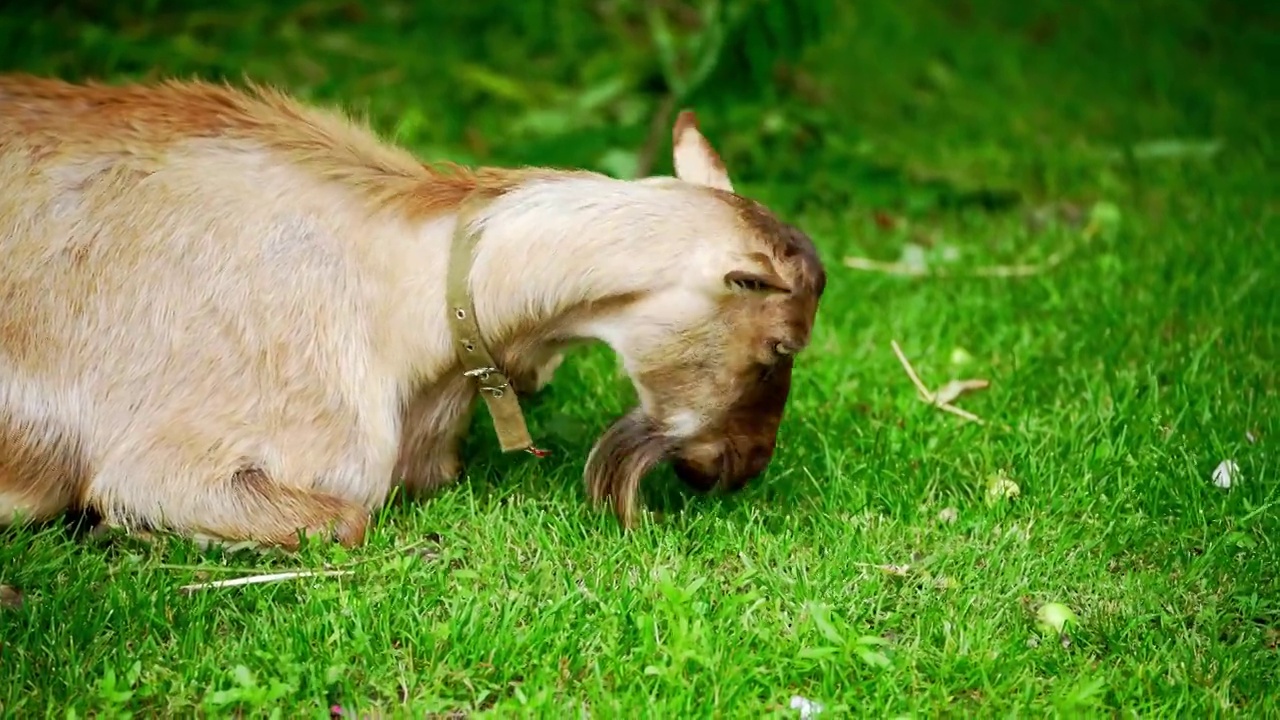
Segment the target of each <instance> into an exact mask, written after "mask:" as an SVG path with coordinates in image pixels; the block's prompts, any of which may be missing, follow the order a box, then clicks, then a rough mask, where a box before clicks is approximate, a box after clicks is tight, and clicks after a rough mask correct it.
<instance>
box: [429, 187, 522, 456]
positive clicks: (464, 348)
mask: <svg viewBox="0 0 1280 720" xmlns="http://www.w3.org/2000/svg"><path fill="white" fill-rule="evenodd" d="M487 203H488V199H487V198H482V197H476V196H472V197H470V198H468V199H467V200H466V201H464V202H463V203H462V206H461V207H460V208H459V209H458V219H457V225H456V226H455V228H454V231H453V242H452V243H451V246H450V248H449V269H448V275H447V278H446V286H445V300H446V302H447V303H448V305H449V327H450V330H451V331H452V334H453V344H454V351H455V352H457V354H458V359H459V360H460V361H461V362H462V366H463V368H464V374H465V375H466V376H467V377H469V378H471V379H472V380H474V381H475V383H476V386H477V390H478V391H479V393H480V397H482V398H484V401H485V405H487V406H488V408H489V414H490V416H492V418H493V429H494V432H495V433H496V434H497V436H498V442H499V443H500V444H501V446H502V451H503V452H511V451H513V450H524V451H526V452H530V453H533V454H534V455H537V456H538V457H542V456H544V455H545V454H546V451H545V450H539V449H538V448H536V447H534V446H533V440H532V438H530V437H529V429H528V427H527V426H526V425H525V420H524V413H523V412H522V411H521V410H520V399H519V398H518V397H517V395H516V390H515V387H514V386H513V385H512V384H511V382H510V381H509V380H508V379H507V376H506V375H505V374H504V373H503V372H502V370H500V369H499V368H498V363H497V362H496V361H494V359H493V356H492V355H491V354H490V353H489V350H488V348H486V347H485V344H484V340H483V339H482V336H481V335H480V325H479V324H478V323H477V321H476V307H475V302H474V301H473V299H472V297H471V291H470V285H471V283H470V276H471V264H472V261H473V260H474V259H475V257H474V253H475V245H476V241H477V240H478V239H479V237H480V233H478V232H476V230H475V229H474V228H473V227H472V225H471V220H472V219H473V218H474V217H475V214H476V212H477V211H478V210H479V209H480V208H482V207H484V205H486V204H487Z"/></svg>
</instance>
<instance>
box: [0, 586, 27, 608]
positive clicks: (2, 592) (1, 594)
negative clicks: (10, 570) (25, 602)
mask: <svg viewBox="0 0 1280 720" xmlns="http://www.w3.org/2000/svg"><path fill="white" fill-rule="evenodd" d="M20 607H22V591H21V590H19V589H18V588H16V587H14V586H12V585H0V608H4V609H6V610H17V609H18V608H20Z"/></svg>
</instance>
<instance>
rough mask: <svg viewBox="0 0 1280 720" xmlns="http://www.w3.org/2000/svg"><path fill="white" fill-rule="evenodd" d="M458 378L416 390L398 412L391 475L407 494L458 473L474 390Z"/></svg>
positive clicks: (441, 483) (424, 490)
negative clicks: (397, 438) (397, 436)
mask: <svg viewBox="0 0 1280 720" xmlns="http://www.w3.org/2000/svg"><path fill="white" fill-rule="evenodd" d="M468 383H469V381H468V380H467V379H466V378H461V379H459V380H455V381H453V382H449V383H439V384H437V385H435V386H431V387H427V388H423V389H422V390H420V391H418V392H417V393H416V394H415V395H414V396H413V397H412V398H411V399H410V401H409V403H408V404H407V405H406V406H405V409H404V413H403V415H402V416H401V426H400V454H399V458H398V459H397V460H396V466H395V478H394V480H395V481H396V482H397V483H401V484H403V485H404V488H405V490H406V491H408V493H409V494H411V495H417V494H421V493H427V492H431V491H433V490H435V489H437V488H439V487H442V486H444V485H448V484H449V483H451V482H453V481H455V480H457V479H458V477H459V476H460V475H461V474H462V459H461V452H460V450H461V444H462V436H463V434H464V433H466V430H467V427H468V426H469V425H470V423H471V417H472V413H473V412H474V403H473V400H474V391H473V390H470V388H469V384H468Z"/></svg>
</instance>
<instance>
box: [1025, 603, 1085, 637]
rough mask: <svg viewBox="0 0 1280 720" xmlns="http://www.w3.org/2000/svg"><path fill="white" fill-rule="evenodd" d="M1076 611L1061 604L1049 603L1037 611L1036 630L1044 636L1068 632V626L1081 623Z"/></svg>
mask: <svg viewBox="0 0 1280 720" xmlns="http://www.w3.org/2000/svg"><path fill="white" fill-rule="evenodd" d="M1079 620H1080V619H1079V618H1078V617H1077V616H1076V614H1075V611H1073V610H1072V609H1071V608H1069V607H1067V606H1066V605H1063V604H1062V603H1059V602H1047V603H1045V604H1043V605H1041V606H1040V609H1039V610H1037V611H1036V629H1037V630H1039V631H1040V632H1041V634H1043V635H1050V634H1058V635H1061V634H1062V633H1064V632H1066V630H1067V625H1068V624H1072V625H1074V624H1076V623H1078V622H1079Z"/></svg>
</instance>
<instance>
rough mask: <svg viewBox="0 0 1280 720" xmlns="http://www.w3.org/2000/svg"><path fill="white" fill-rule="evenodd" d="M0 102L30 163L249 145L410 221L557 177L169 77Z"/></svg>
mask: <svg viewBox="0 0 1280 720" xmlns="http://www.w3.org/2000/svg"><path fill="white" fill-rule="evenodd" d="M0 104H2V105H4V106H5V110H4V111H3V113H0V116H2V117H3V121H4V122H6V123H13V125H14V129H15V130H17V131H18V132H20V133H21V134H23V136H24V137H26V138H27V139H28V140H27V142H28V144H29V148H28V149H29V151H30V152H31V153H33V154H34V155H35V156H36V157H43V156H46V155H47V154H49V153H53V152H59V153H62V154H64V155H101V154H120V155H122V156H126V157H128V158H130V159H131V160H132V161H133V162H141V163H143V164H146V163H149V162H156V161H158V160H159V157H158V154H159V153H162V152H164V151H165V150H166V149H168V148H172V147H174V146H175V145H176V144H178V143H181V142H183V141H186V140H191V139H200V138H216V139H218V140H220V141H242V142H249V143H254V144H257V145H260V146H262V147H265V148H269V149H270V150H273V151H275V152H277V153H279V154H280V155H281V160H283V161H285V162H289V163H296V164H298V165H300V166H302V167H306V168H308V169H310V170H311V171H312V172H314V173H316V174H317V175H318V176H320V177H322V178H325V179H327V180H331V181H334V182H338V183H342V184H344V185H346V186H348V187H350V188H353V189H356V190H358V191H359V192H361V193H362V194H364V196H365V197H366V199H367V200H368V201H369V203H370V205H371V207H372V208H373V209H375V210H381V209H389V210H395V211H399V212H403V213H405V214H406V217H408V218H409V219H412V218H414V217H422V216H429V215H433V214H437V213H440V212H445V211H447V210H450V209H452V208H454V207H456V206H457V205H458V204H459V203H461V202H462V200H463V199H464V198H465V197H467V196H468V195H469V194H470V193H472V192H478V193H480V194H483V195H489V196H494V195H501V194H502V193H503V192H506V191H507V190H509V189H511V188H512V187H515V186H517V185H519V184H521V183H524V182H527V181H529V180H531V179H534V178H537V177H547V176H550V175H553V174H564V173H561V172H559V171H552V170H548V169H542V168H522V169H505V168H481V169H474V170H473V169H468V168H464V167H461V166H459V165H455V164H453V163H435V164H432V165H427V164H424V163H422V162H421V161H419V160H418V159H416V158H415V157H413V155H411V154H410V153H409V152H407V151H405V150H403V149H401V148H399V147H397V146H395V145H390V144H387V143H383V142H382V141H381V140H380V139H379V138H378V137H377V136H375V135H374V134H373V132H372V131H370V130H369V129H368V128H367V127H365V126H363V125H361V124H358V123H355V122H353V121H351V120H350V119H348V118H347V117H346V116H345V115H343V114H342V113H339V112H338V111H336V110H332V109H322V108H318V107H312V106H306V105H303V104H301V103H298V102H296V101H294V100H293V99H292V98H290V97H288V96H287V95H285V94H284V93H283V92H280V91H278V90H276V89H274V88H270V87H266V86H262V85H258V84H254V83H246V86H245V87H244V88H243V89H239V88H234V87H232V86H230V85H226V84H221V85H219V84H213V83H208V82H203V81H177V80H170V81H166V82H162V83H159V84H156V85H125V86H112V85H106V84H102V83H94V82H89V83H84V84H73V83H69V82H66V81H63V80H57V79H51V78H38V77H31V76H27V75H21V74H15V75H0Z"/></svg>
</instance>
